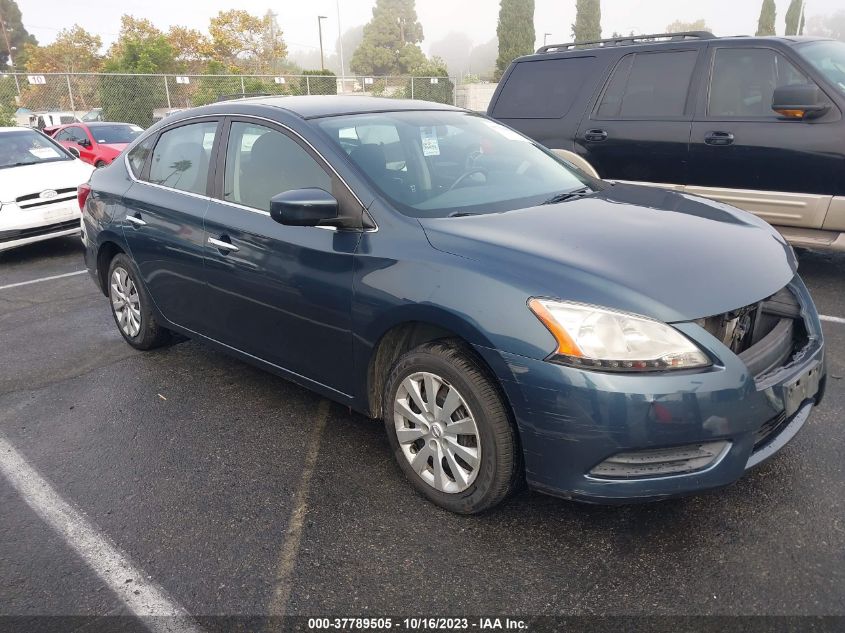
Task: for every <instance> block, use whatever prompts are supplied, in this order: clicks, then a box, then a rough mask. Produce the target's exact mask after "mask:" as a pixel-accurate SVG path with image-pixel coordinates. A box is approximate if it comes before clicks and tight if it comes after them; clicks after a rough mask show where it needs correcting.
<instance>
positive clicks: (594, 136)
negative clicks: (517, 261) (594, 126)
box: [584, 130, 607, 143]
mask: <svg viewBox="0 0 845 633" xmlns="http://www.w3.org/2000/svg"><path fill="white" fill-rule="evenodd" d="M606 139H607V132H605V131H604V130H587V131H586V132H584V140H585V141H590V142H591V143H600V142H601V141H604V140H606Z"/></svg>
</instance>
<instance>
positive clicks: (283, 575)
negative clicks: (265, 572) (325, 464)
mask: <svg viewBox="0 0 845 633" xmlns="http://www.w3.org/2000/svg"><path fill="white" fill-rule="evenodd" d="M330 409H331V403H330V402H329V401H328V400H322V401H320V404H319V405H317V413H316V414H315V415H314V418H315V419H314V421H313V424H314V426H313V428H312V429H311V437H310V438H309V441H308V453H306V455H305V463H304V465H303V467H302V477H301V478H300V480H299V486H297V488H296V492H295V493H294V497H293V512H291V515H290V521H289V522H288V529H287V532H286V533H285V540H284V541H283V543H282V551H281V553H280V554H279V567H278V569H277V571H276V587H275V589H274V590H273V595H272V597H271V598H270V606H269V609H268V611H269V612H270V615H272V616H274V617H282V616H284V615H285V614H286V613H287V608H288V601H290V592H291V589H292V586H293V583H292V580H293V572H294V570H295V568H296V559H297V556H298V555H299V543H300V541H302V527H303V525H304V523H305V515H306V514H307V513H308V492H309V490H310V488H311V477H312V476H313V475H314V469H315V468H316V466H317V456H318V454H319V452H320V440H321V439H322V437H323V430H324V429H325V428H326V422H327V421H328V419H329V411H330Z"/></svg>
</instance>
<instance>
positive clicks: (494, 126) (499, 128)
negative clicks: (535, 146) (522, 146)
mask: <svg viewBox="0 0 845 633" xmlns="http://www.w3.org/2000/svg"><path fill="white" fill-rule="evenodd" d="M481 122H482V123H484V124H485V125H486V126H487V127H489V128H490V129H491V130H495V131H496V132H498V133H499V134H501V135H502V136H504V137H505V138H506V139H508V140H509V141H522V142H524V143H528V142H529V140H528V139H527V138H525V137H524V136H521V135H520V134H517V133H516V132H514V131H513V130H511V129H508V128H506V127H505V126H504V125H499V124H498V123H494V122H493V121H487V120H486V119H482V120H481Z"/></svg>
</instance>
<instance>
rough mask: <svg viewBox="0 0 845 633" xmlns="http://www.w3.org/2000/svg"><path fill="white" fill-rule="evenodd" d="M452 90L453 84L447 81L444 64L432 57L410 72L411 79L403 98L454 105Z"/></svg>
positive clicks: (447, 72) (453, 88)
mask: <svg viewBox="0 0 845 633" xmlns="http://www.w3.org/2000/svg"><path fill="white" fill-rule="evenodd" d="M454 90H455V84H453V83H452V82H451V80H450V79H449V71H448V70H447V69H446V63H445V62H444V61H443V60H442V59H440V58H439V57H434V58H433V59H430V60H426V61H425V62H423V63H422V64H420V65H419V66H417V67H416V68H414V69H413V70H412V71H411V78H410V79H409V80H408V83H407V85H406V86H405V96H406V97H408V98H411V97H413V98H414V99H422V100H423V101H435V102H437V103H454V98H455V97H454Z"/></svg>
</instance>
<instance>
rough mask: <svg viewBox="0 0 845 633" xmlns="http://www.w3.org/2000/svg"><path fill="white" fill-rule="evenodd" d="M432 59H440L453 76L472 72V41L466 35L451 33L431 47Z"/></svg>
mask: <svg viewBox="0 0 845 633" xmlns="http://www.w3.org/2000/svg"><path fill="white" fill-rule="evenodd" d="M429 50H430V51H431V55H432V57H439V58H440V59H442V60H443V63H445V64H446V68H448V70H449V72H450V73H452V74H453V75H457V74H459V73H468V72H469V71H470V66H469V58H470V54H471V52H472V40H471V39H470V38H469V36H468V35H467V34H466V33H461V32H460V31H451V32H450V33H449V34H448V35H446V37H444V38H443V39H441V40H437V41H436V42H432V43H431V46H429Z"/></svg>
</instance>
